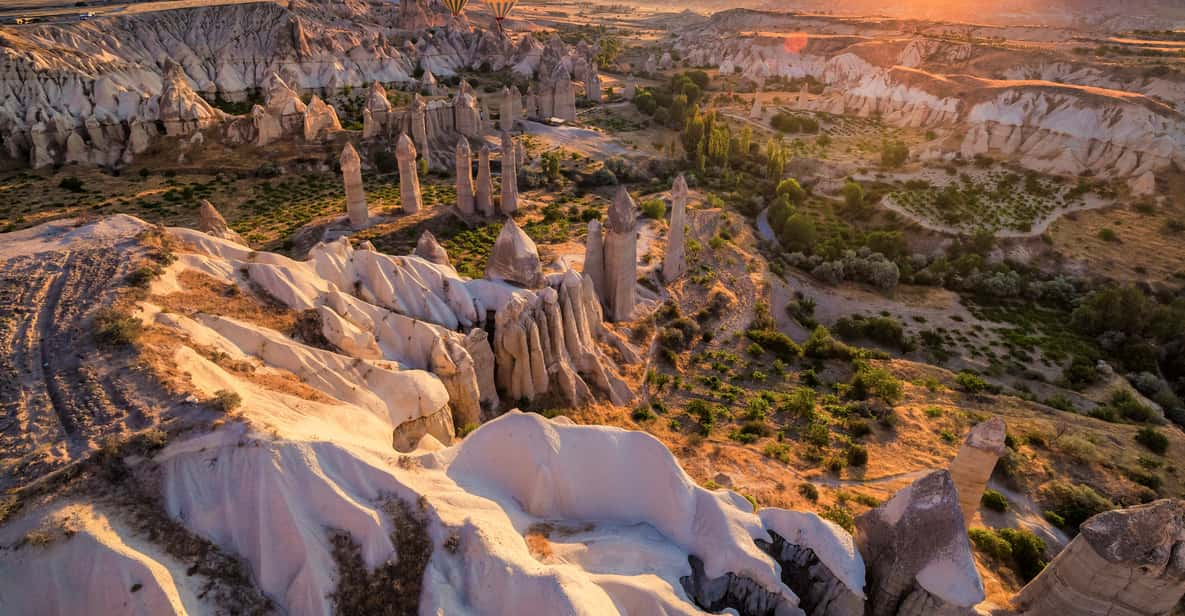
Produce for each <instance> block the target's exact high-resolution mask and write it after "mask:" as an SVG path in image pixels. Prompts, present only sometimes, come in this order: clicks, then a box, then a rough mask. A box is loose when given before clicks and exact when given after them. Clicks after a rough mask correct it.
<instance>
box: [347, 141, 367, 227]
mask: <svg viewBox="0 0 1185 616" xmlns="http://www.w3.org/2000/svg"><path fill="white" fill-rule="evenodd" d="M341 167H342V181H343V182H344V183H345V185H346V214H347V215H348V216H349V217H350V226H351V227H354V228H355V229H360V228H362V227H365V226H366V223H367V222H369V220H370V213H369V212H367V210H366V191H364V190H363V189H362V159H361V158H359V157H358V150H355V149H354V145H353V144H351V143H347V144H346V147H345V148H343V149H342V155H341Z"/></svg>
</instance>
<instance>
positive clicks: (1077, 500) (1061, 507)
mask: <svg viewBox="0 0 1185 616" xmlns="http://www.w3.org/2000/svg"><path fill="white" fill-rule="evenodd" d="M1042 496H1043V498H1044V500H1045V502H1046V503H1048V504H1049V509H1050V511H1052V512H1053V513H1055V514H1057V515H1059V516H1061V518H1062V520H1063V521H1064V523H1063V524H1062V528H1064V529H1066V530H1070V531H1076V530H1078V526H1080V525H1081V524H1082V523H1083V522H1085V521H1087V520H1088V519H1090V518H1091V516H1094V515H1095V514H1099V513H1102V512H1104V511H1110V510H1112V509H1114V508H1115V504H1114V503H1112V502H1111V501H1110V500H1109V499H1108V498H1107V497H1105V496H1103V495H1101V494H1099V493H1098V492H1096V491H1095V490H1094V488H1091V487H1090V486H1088V485H1084V484H1074V483H1070V482H1068V481H1064V480H1058V481H1054V482H1052V483H1050V484H1049V485H1047V486H1045V487H1044V488H1043V489H1042Z"/></svg>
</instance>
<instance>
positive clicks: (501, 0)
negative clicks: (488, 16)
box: [482, 0, 518, 28]
mask: <svg viewBox="0 0 1185 616" xmlns="http://www.w3.org/2000/svg"><path fill="white" fill-rule="evenodd" d="M482 1H483V2H485V3H486V6H488V7H490V10H491V11H493V12H494V19H496V20H497V21H498V28H501V27H502V20H503V19H506V16H507V15H509V14H510V10H511V9H513V8H514V5H516V4H518V0H482Z"/></svg>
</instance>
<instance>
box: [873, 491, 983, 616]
mask: <svg viewBox="0 0 1185 616" xmlns="http://www.w3.org/2000/svg"><path fill="white" fill-rule="evenodd" d="M856 545H857V547H859V549H860V554H861V555H862V556H863V558H864V564H865V567H866V586H865V592H866V593H867V595H868V610H867V614H868V616H905V615H909V616H914V615H916V616H921V615H923V614H932V613H942V614H970V613H971V610H972V608H973V606H974V605H976V604H978V603H979V602H981V601H983V599H984V590H983V581H982V580H980V578H979V572H978V571H977V570H976V569H975V559H974V557H973V556H972V554H971V545H970V543H969V541H968V539H967V529H966V526H965V524H964V523H963V512H962V510H961V509H960V508H959V495H958V492H957V491H956V490H955V483H954V481H953V480H952V479H951V477H950V473H948V472H946V471H934V472H932V473H930V474H928V475H926V476H924V477H922V478H921V479H918V480H917V481H915V482H913V483H912V484H910V485H909V486H907V487H905V488H904V489H902V490H901V491H899V492H897V493H896V494H894V495H893V497H892V498H890V499H889V500H888V501H887V502H886V503H885V504H883V505H881V506H880V507H877V508H876V509H873V510H871V511H868V512H866V513H864V514H862V515H860V516H859V517H857V518H856Z"/></svg>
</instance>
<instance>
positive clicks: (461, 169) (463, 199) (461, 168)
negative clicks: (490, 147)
mask: <svg viewBox="0 0 1185 616" xmlns="http://www.w3.org/2000/svg"><path fill="white" fill-rule="evenodd" d="M456 174H457V211H459V212H461V214H462V215H464V216H472V215H473V214H474V213H475V212H476V211H477V210H476V209H475V205H474V200H473V152H472V150H470V148H469V140H468V139H466V138H465V137H462V138H460V139H458V140H457V160H456Z"/></svg>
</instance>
